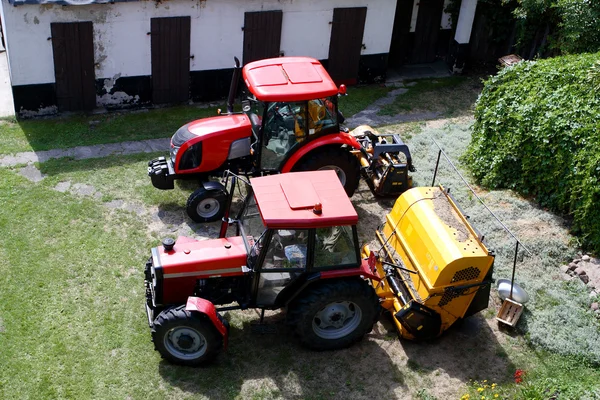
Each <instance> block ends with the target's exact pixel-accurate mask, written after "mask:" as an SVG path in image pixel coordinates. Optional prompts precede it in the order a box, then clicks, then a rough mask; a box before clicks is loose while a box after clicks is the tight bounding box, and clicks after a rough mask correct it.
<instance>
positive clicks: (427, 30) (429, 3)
mask: <svg viewBox="0 0 600 400" xmlns="http://www.w3.org/2000/svg"><path fill="white" fill-rule="evenodd" d="M443 11H444V0H419V13H418V15H417V25H416V26H415V40H414V44H413V51H412V55H411V58H410V61H411V63H413V64H421V63H430V62H434V61H435V56H436V50H437V40H438V33H439V32H440V27H441V23H442V13H443Z"/></svg>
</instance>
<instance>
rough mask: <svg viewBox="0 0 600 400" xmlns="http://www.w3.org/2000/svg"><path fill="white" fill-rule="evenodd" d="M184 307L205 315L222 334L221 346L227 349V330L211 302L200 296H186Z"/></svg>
mask: <svg viewBox="0 0 600 400" xmlns="http://www.w3.org/2000/svg"><path fill="white" fill-rule="evenodd" d="M185 309H186V311H192V312H199V313H200V314H204V315H206V316H207V317H208V319H209V320H210V322H212V324H213V325H214V327H215V328H216V329H217V331H218V332H219V333H220V334H221V335H222V336H223V348H224V349H227V340H228V338H229V332H228V330H227V327H226V326H225V325H224V324H223V322H221V320H220V319H219V316H218V315H217V310H216V309H215V305H214V304H213V303H211V302H210V301H208V300H206V299H203V298H201V297H193V296H190V297H188V301H187V303H186V305H185Z"/></svg>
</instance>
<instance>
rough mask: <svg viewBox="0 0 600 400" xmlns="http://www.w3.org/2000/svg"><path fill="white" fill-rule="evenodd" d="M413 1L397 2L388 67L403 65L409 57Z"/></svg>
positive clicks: (401, 0)
mask: <svg viewBox="0 0 600 400" xmlns="http://www.w3.org/2000/svg"><path fill="white" fill-rule="evenodd" d="M412 9H413V0H398V2H397V3H396V15H395V16H394V31H393V32H392V42H391V44H390V57H389V64H390V66H399V65H402V64H405V63H406V61H407V58H408V56H409V55H410V51H409V50H410V19H411V16H412Z"/></svg>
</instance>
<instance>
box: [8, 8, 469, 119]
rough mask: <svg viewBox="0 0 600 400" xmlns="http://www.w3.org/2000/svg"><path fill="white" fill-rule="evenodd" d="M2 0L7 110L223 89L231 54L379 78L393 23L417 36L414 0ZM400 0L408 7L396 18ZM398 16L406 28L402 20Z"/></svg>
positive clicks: (190, 95)
mask: <svg viewBox="0 0 600 400" xmlns="http://www.w3.org/2000/svg"><path fill="white" fill-rule="evenodd" d="M465 1H471V0H465ZM472 1H473V2H475V3H476V0H472ZM407 2H408V3H407ZM428 2H429V3H435V4H436V7H437V9H436V10H439V15H438V14H435V21H434V22H435V23H434V24H433V25H434V26H435V30H440V28H441V29H442V30H440V32H442V31H447V32H450V30H449V28H450V27H449V22H447V21H448V17H447V16H444V15H442V7H443V4H444V0H420V3H422V4H423V3H428ZM429 3H428V4H429ZM0 5H1V7H0V12H1V14H0V16H1V20H2V28H3V31H4V36H5V43H6V47H7V53H8V59H9V65H10V71H11V81H12V87H13V95H14V102H15V109H16V110H17V112H23V111H25V110H30V111H39V110H46V111H48V110H50V111H56V110H59V111H68V110H91V109H93V108H95V107H102V106H105V107H111V106H124V105H128V104H147V103H174V102H183V101H188V100H189V99H192V100H194V101H202V100H214V99H217V98H222V97H223V96H225V95H226V93H227V91H228V88H229V81H230V79H231V78H230V77H231V71H232V67H233V58H234V56H237V57H238V58H240V60H243V62H244V63H246V62H249V61H252V60H255V59H260V58H266V57H276V56H279V55H286V56H295V55H298V56H300V55H301V56H311V57H315V58H317V59H319V60H321V61H322V62H323V64H324V65H325V67H326V68H327V69H328V71H329V72H330V74H331V75H332V77H333V78H334V79H335V80H336V82H345V83H355V82H357V81H365V82H372V81H380V80H382V79H384V77H385V71H386V68H387V64H388V56H389V53H390V44H391V40H392V32H394V29H396V32H400V31H402V32H408V34H411V32H412V34H413V35H414V34H415V32H414V31H415V26H414V25H415V24H416V23H417V17H416V15H417V14H416V13H415V12H414V10H415V7H418V2H417V0H398V1H396V0H164V1H138V0H133V1H131V0H113V1H110V2H109V1H107V0H0ZM397 5H398V7H397ZM401 5H402V7H400V6H401ZM398 10H407V11H406V13H408V12H409V11H410V14H411V15H410V17H409V18H408V17H407V16H405V15H403V16H402V17H403V18H398V15H397V14H398ZM437 12H438V11H436V13H437ZM440 16H441V17H442V18H441V20H442V22H441V23H439V24H438V23H437V21H440ZM401 20H402V21H410V22H409V23H410V24H411V26H412V28H411V27H410V26H408V25H406V24H404V25H406V26H404V25H403V26H400V28H399V27H398V26H399V24H400V21H401ZM395 21H396V28H395ZM444 21H446V22H444ZM471 23H472V20H471ZM444 24H445V25H444ZM422 25H424V24H422ZM416 30H417V32H416V34H418V31H419V26H417V29H416ZM436 38H437V34H436ZM449 38H450V36H449V35H448V38H447V39H446V40H448V39H449ZM436 40H437V39H436ZM418 45H419V46H423V45H424V44H423V43H419V44H418ZM431 46H437V43H435V44H433V45H431ZM431 46H430V47H431ZM446 47H447V46H446ZM430 53H431V52H430ZM434 53H435V52H434ZM433 55H434V56H435V54H433ZM428 57H429V58H431V56H430V55H429V56H428ZM419 60H421V59H419ZM423 60H424V59H423Z"/></svg>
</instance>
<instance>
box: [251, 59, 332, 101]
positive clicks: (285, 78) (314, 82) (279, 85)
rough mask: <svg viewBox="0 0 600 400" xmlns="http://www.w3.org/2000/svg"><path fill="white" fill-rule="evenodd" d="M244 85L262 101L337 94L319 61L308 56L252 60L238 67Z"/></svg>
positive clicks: (293, 99)
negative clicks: (241, 67)
mask: <svg viewBox="0 0 600 400" xmlns="http://www.w3.org/2000/svg"><path fill="white" fill-rule="evenodd" d="M242 74H243V77H244V81H245V82H246V86H248V89H249V90H250V92H252V94H254V95H255V96H256V98H257V99H259V100H262V101H303V100H313V99H319V98H323V97H328V96H333V95H335V94H337V92H338V88H337V86H336V85H335V83H333V81H332V80H331V78H330V77H329V74H328V73H327V71H325V68H323V66H322V65H321V63H320V62H319V61H317V60H315V59H314V58H310V57H279V58H269V59H266V60H260V61H254V62H251V63H249V64H246V65H245V66H244V68H243V70H242Z"/></svg>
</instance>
